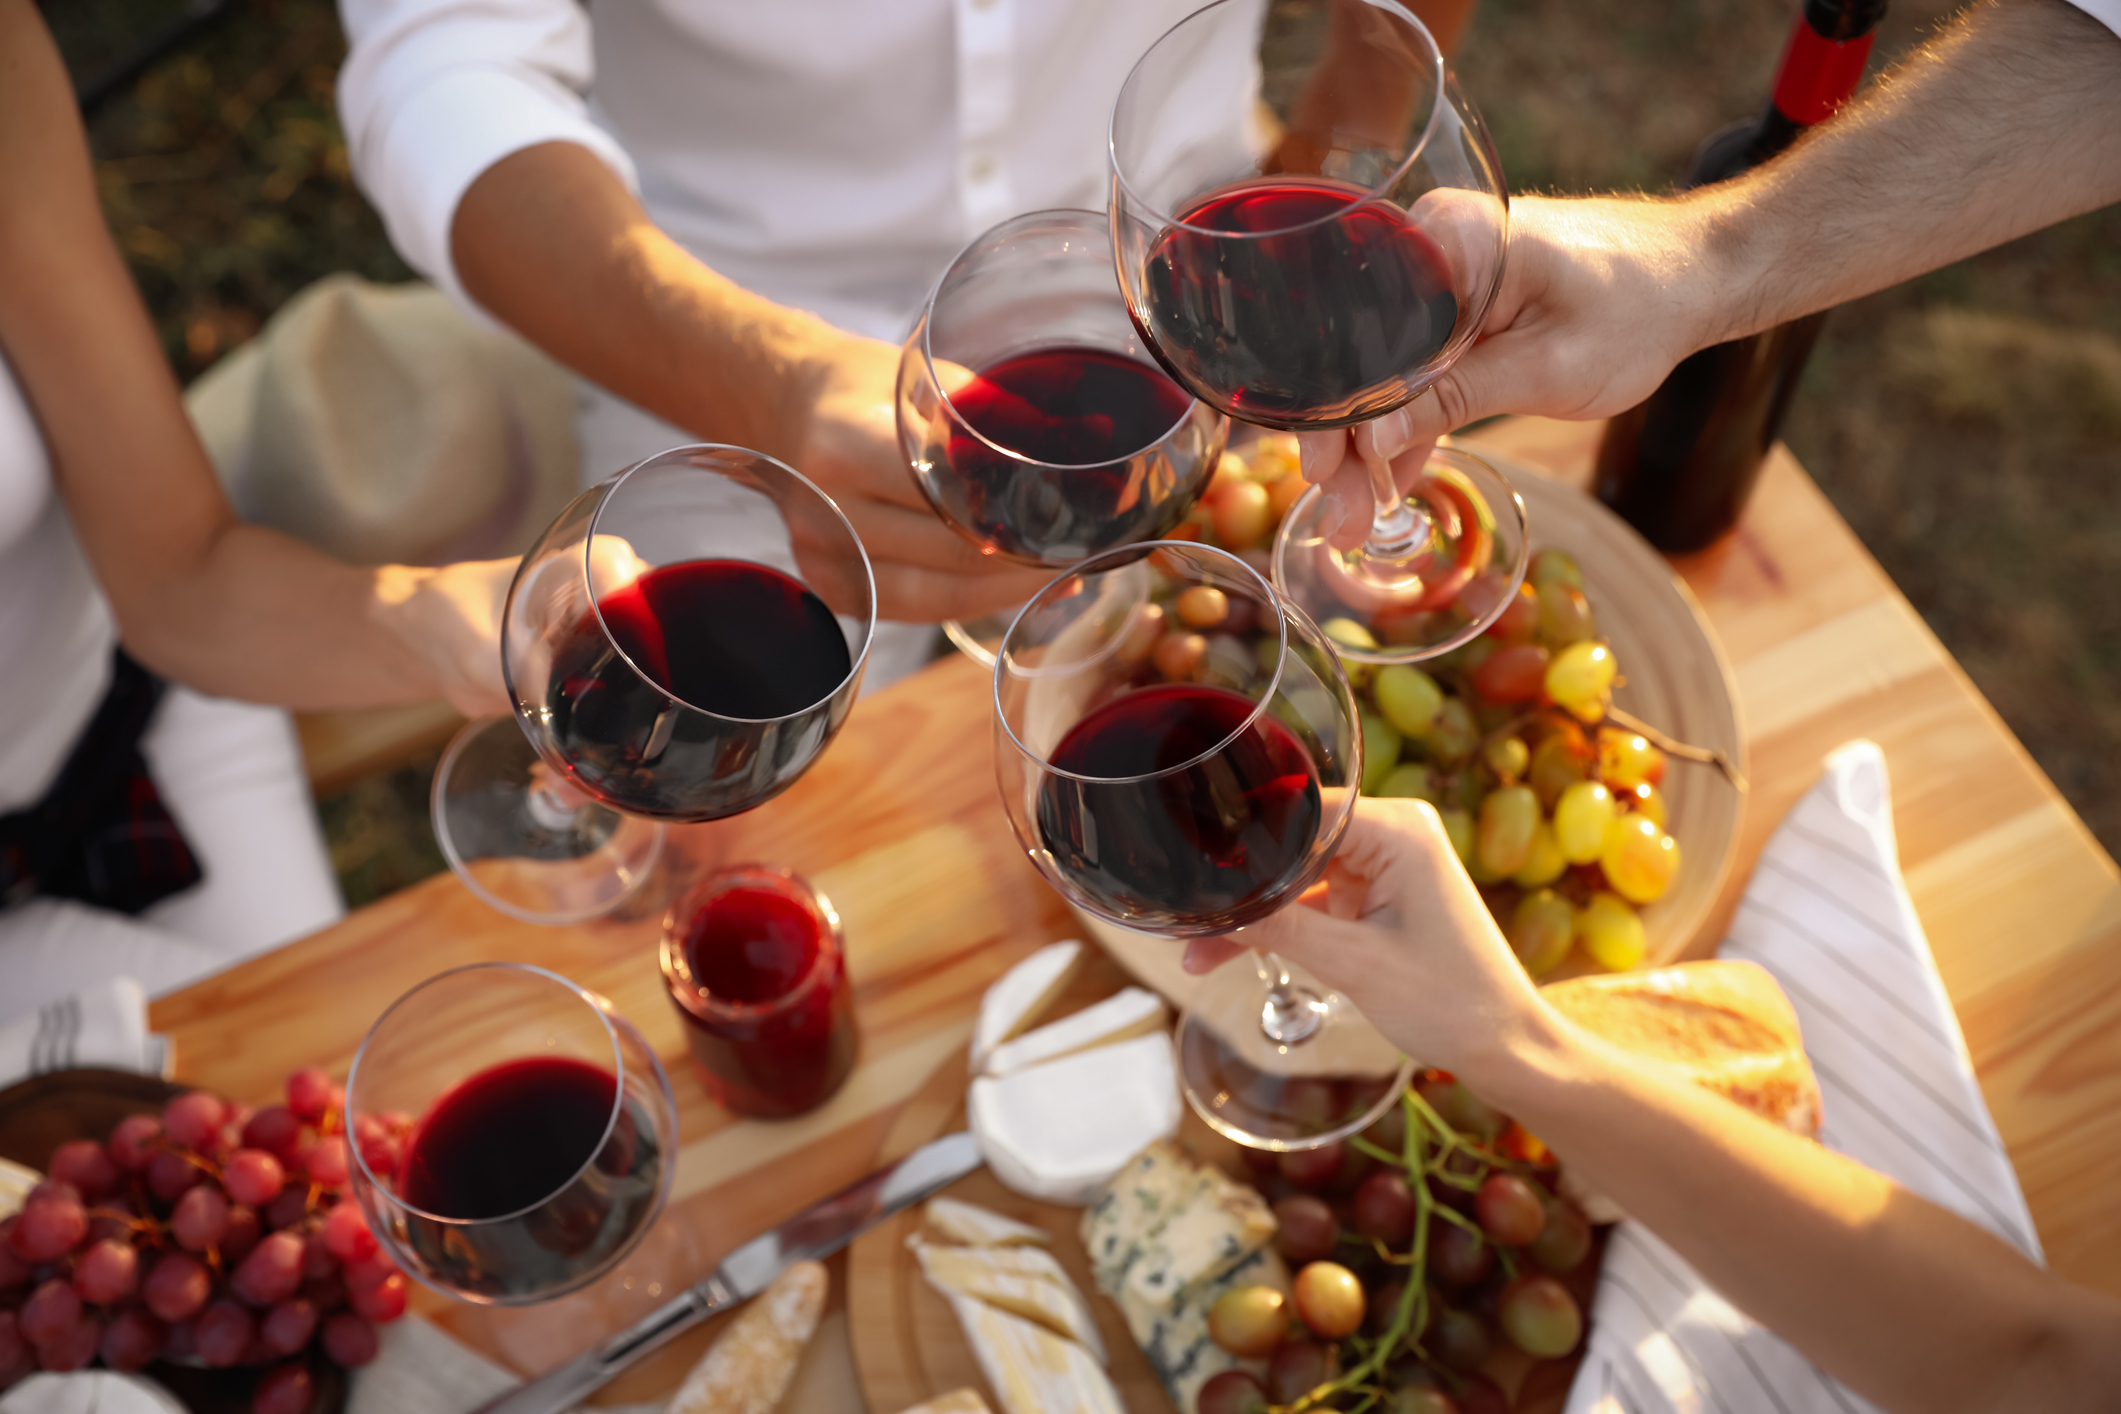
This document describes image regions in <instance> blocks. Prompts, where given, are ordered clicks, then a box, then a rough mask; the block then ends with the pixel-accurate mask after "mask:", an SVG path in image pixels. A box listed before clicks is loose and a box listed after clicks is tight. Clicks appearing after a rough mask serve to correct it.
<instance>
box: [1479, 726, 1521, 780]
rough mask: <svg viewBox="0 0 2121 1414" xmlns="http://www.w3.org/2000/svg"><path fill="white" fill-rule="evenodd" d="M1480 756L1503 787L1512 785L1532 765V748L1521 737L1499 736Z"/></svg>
mask: <svg viewBox="0 0 2121 1414" xmlns="http://www.w3.org/2000/svg"><path fill="white" fill-rule="evenodd" d="M1480 755H1481V759H1482V760H1484V761H1486V762H1487V763H1488V769H1489V770H1490V771H1493V772H1494V773H1495V776H1496V779H1498V780H1500V781H1501V782H1502V783H1503V784H1504V785H1512V784H1514V783H1515V782H1516V781H1517V780H1518V778H1519V777H1521V776H1523V775H1524V773H1525V771H1526V769H1527V768H1528V767H1530V766H1531V764H1532V748H1531V747H1529V746H1526V745H1525V744H1524V738H1523V737H1516V736H1499V737H1497V738H1495V740H1493V741H1491V742H1489V743H1488V744H1487V746H1486V747H1484V748H1482V750H1481V753H1480Z"/></svg>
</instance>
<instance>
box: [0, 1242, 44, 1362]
mask: <svg viewBox="0 0 2121 1414" xmlns="http://www.w3.org/2000/svg"><path fill="white" fill-rule="evenodd" d="M15 1223H16V1219H14V1218H5V1219H0V1291H9V1290H12V1289H13V1288H15V1287H18V1286H27V1285H29V1280H30V1278H31V1277H33V1276H35V1275H36V1273H37V1264H36V1263H35V1262H32V1261H29V1260H28V1259H27V1258H23V1257H17V1256H16V1255H15ZM6 1364H7V1362H6V1361H4V1360H0V1369H5V1368H6Z"/></svg>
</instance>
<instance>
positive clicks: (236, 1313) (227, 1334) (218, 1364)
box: [193, 1297, 257, 1370]
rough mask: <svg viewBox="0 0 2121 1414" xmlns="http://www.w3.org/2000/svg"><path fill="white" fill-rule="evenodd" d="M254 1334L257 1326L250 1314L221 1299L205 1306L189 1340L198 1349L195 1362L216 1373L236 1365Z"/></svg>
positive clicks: (238, 1306) (241, 1358)
mask: <svg viewBox="0 0 2121 1414" xmlns="http://www.w3.org/2000/svg"><path fill="white" fill-rule="evenodd" d="M256 1333H257V1322H256V1321H255V1320H253V1319H252V1318H251V1314H250V1312H248V1311H246V1310H244V1309H243V1307H242V1306H240V1305H238V1304H237V1303H235V1302H233V1301H230V1300H228V1299H227V1298H226V1297H223V1298H222V1299H221V1300H219V1301H216V1302H214V1303H213V1304H212V1305H211V1306H208V1307H207V1308H206V1311H205V1313H204V1314H203V1315H201V1316H200V1317H199V1320H198V1325H197V1327H196V1328H195V1330H194V1332H193V1340H194V1342H195V1343H196V1344H197V1346H198V1350H199V1358H200V1359H201V1360H203V1361H205V1362H206V1363H207V1365H208V1366H210V1367H211V1368H213V1369H217V1370H219V1369H226V1368H227V1367H228V1366H230V1365H236V1364H240V1363H241V1362H242V1360H243V1352H244V1351H245V1350H247V1349H249V1348H250V1338H251V1337H252V1336H253V1335H255V1334H256Z"/></svg>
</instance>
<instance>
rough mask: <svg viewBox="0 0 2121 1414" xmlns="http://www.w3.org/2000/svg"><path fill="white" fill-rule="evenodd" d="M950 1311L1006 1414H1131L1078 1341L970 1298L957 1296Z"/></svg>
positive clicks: (951, 1301)
mask: <svg viewBox="0 0 2121 1414" xmlns="http://www.w3.org/2000/svg"><path fill="white" fill-rule="evenodd" d="M950 1307H951V1309H952V1310H953V1311H955V1312H956V1313H957V1319H958V1324H960V1325H962V1326H963V1327H964V1328H965V1339H966V1341H967V1342H969V1343H970V1344H971V1346H972V1355H973V1358H974V1359H975V1360H977V1361H978V1362H979V1368H980V1373H981V1374H982V1375H985V1376H986V1377H987V1384H988V1385H989V1387H991V1388H992V1389H993V1391H994V1396H995V1398H996V1399H997V1400H998V1401H999V1402H1000V1404H1001V1406H1002V1410H1003V1414H1126V1407H1125V1406H1124V1405H1122V1404H1121V1403H1120V1400H1119V1391H1117V1390H1115V1389H1114V1388H1113V1387H1112V1381H1111V1380H1110V1379H1109V1378H1108V1377H1107V1376H1106V1374H1105V1372H1104V1370H1103V1369H1102V1368H1101V1367H1100V1366H1099V1365H1098V1363H1097V1361H1096V1359H1095V1358H1093V1357H1092V1356H1091V1354H1090V1352H1089V1351H1087V1350H1085V1349H1083V1347H1081V1346H1080V1345H1077V1344H1076V1343H1075V1342H1074V1341H1072V1340H1063V1339H1062V1338H1061V1337H1060V1336H1057V1335H1055V1334H1054V1333H1053V1332H1052V1331H1050V1330H1047V1329H1046V1328H1045V1327H1044V1326H1042V1325H1040V1324H1039V1323H1038V1322H1036V1321H1027V1320H1025V1319H1024V1318H1023V1317H1022V1316H1014V1315H1011V1314H1010V1313H1009V1312H1007V1311H1003V1310H1001V1309H999V1308H997V1307H994V1306H989V1305H988V1304H987V1303H986V1302H984V1301H979V1300H975V1299H974V1298H972V1297H970V1296H959V1295H955V1294H952V1295H951V1296H950Z"/></svg>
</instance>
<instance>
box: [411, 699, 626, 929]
mask: <svg viewBox="0 0 2121 1414" xmlns="http://www.w3.org/2000/svg"><path fill="white" fill-rule="evenodd" d="M433 813H434V828H435V838H436V840H437V841H438V842H439V843H440V844H441V846H442V853H443V854H444V855H445V856H446V857H447V858H448V860H449V867H450V869H451V870H453V871H454V872H455V874H456V876H457V877H458V878H459V879H461V880H463V882H464V886H465V887H466V888H468V889H470V890H471V891H472V892H473V893H474V894H476V895H478V897H479V898H480V900H481V901H482V902H484V903H486V904H488V905H489V906H491V907H493V908H495V909H498V910H499V911H500V912H502V913H505V914H507V915H508V916H509V917H511V918H519V919H521V920H523V921H524V922H526V923H543V924H553V925H563V924H570V923H583V922H587V921H588V920H589V919H592V918H597V917H601V916H602V915H604V914H606V913H609V912H611V911H612V910H613V909H615V908H617V907H618V906H619V905H620V904H621V903H623V902H625V901H626V899H627V898H628V897H630V896H631V895H632V894H633V893H634V892H635V891H636V890H638V889H639V888H640V887H641V885H642V884H643V883H644V882H646V881H647V879H648V878H649V877H650V876H651V875H652V874H653V873H654V872H655V865H656V861H657V860H658V859H660V858H661V857H662V853H663V841H664V837H665V833H666V832H665V830H664V828H663V826H662V824H661V823H660V822H658V821H654V820H643V819H640V818H638V817H637V816H632V815H627V814H625V813H623V812H621V811H617V810H613V809H611V808H610V807H609V806H606V805H600V804H598V803H597V802H595V801H593V800H589V799H586V798H584V797H582V796H581V795H580V794H579V792H576V791H574V790H573V789H572V788H570V787H568V786H567V785H566V783H565V782H564V781H561V780H560V779H559V778H558V777H557V774H556V773H555V772H553V770H552V768H551V767H549V766H548V765H546V764H545V762H544V761H543V760H542V759H541V758H540V757H539V756H538V753H537V751H536V749H535V748H533V747H532V746H531V744H530V742H529V741H528V739H526V738H525V737H524V735H523V732H522V730H521V728H519V727H518V726H517V725H516V722H515V719H514V718H513V717H489V718H486V719H485V720H483V721H477V722H473V723H471V724H470V725H469V726H466V727H465V728H464V729H463V730H462V731H460V732H458V733H457V734H456V736H455V738H453V739H452V740H451V741H450V743H449V749H448V750H447V751H445V752H443V754H442V762H441V764H440V765H439V766H438V767H436V768H435V781H434V796H433Z"/></svg>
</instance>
